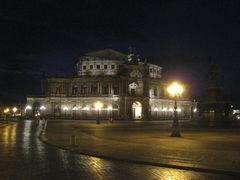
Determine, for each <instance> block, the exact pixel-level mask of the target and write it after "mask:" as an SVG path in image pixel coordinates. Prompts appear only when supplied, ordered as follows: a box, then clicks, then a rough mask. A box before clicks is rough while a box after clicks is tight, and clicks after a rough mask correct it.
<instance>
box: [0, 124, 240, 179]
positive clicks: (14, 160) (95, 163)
mask: <svg viewBox="0 0 240 180" xmlns="http://www.w3.org/2000/svg"><path fill="white" fill-rule="evenodd" d="M39 129H40V128H39V127H38V125H37V124H36V123H35V122H33V121H23V122H20V123H18V124H13V125H10V126H5V127H3V128H1V129H0V180H5V179H6V180H28V179H51V180H52V179H54V180H55V179H64V180H68V179H69V180H70V179H71V180H72V179H166V180H173V179H182V180H188V179H234V177H232V176H224V175H218V174H208V173H198V172H192V171H185V170H176V169H170V168H161V167H155V166H147V165H137V164H132V163H127V162H119V161H110V160H104V159H101V158H96V157H89V156H84V155H78V154H73V153H70V152H68V151H65V150H61V149H57V148H55V147H52V146H49V145H46V144H44V143H42V142H41V141H40V140H39V139H38V138H37V132H38V131H39ZM235 179H237V178H235Z"/></svg>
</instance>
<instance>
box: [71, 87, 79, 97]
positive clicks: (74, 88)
mask: <svg viewBox="0 0 240 180" xmlns="http://www.w3.org/2000/svg"><path fill="white" fill-rule="evenodd" d="M77 92H78V87H77V86H76V85H73V86H72V95H77Z"/></svg>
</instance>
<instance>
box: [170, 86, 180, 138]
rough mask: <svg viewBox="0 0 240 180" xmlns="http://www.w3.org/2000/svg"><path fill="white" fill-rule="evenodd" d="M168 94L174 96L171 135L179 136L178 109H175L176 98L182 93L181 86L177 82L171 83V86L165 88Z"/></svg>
mask: <svg viewBox="0 0 240 180" xmlns="http://www.w3.org/2000/svg"><path fill="white" fill-rule="evenodd" d="M167 91H168V93H169V95H170V96H172V97H173V98H174V117H173V125H172V128H173V130H172V134H171V136H172V137H181V134H180V129H179V123H178V114H177V113H178V111H179V109H177V98H178V97H180V96H181V95H182V93H183V86H182V85H180V84H178V83H177V82H174V83H172V85H171V86H169V87H168V89H167Z"/></svg>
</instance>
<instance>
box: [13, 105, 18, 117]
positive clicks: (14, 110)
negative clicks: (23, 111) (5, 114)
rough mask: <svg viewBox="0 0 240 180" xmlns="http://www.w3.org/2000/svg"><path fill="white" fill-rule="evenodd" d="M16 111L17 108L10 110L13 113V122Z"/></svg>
mask: <svg viewBox="0 0 240 180" xmlns="http://www.w3.org/2000/svg"><path fill="white" fill-rule="evenodd" d="M17 110H18V108H16V107H14V108H13V109H12V111H13V120H15V116H16V112H17Z"/></svg>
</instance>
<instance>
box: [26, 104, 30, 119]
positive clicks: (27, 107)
mask: <svg viewBox="0 0 240 180" xmlns="http://www.w3.org/2000/svg"><path fill="white" fill-rule="evenodd" d="M30 110H32V107H31V106H30V105H27V106H26V107H25V113H26V117H28V115H29V113H28V111H30Z"/></svg>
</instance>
